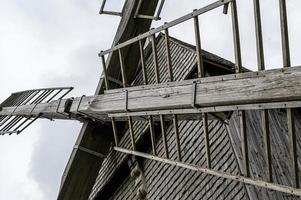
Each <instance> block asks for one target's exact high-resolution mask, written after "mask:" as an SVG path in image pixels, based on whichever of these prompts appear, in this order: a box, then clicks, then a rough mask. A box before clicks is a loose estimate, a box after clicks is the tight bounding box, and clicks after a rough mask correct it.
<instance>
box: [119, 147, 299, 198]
mask: <svg viewBox="0 0 301 200" xmlns="http://www.w3.org/2000/svg"><path fill="white" fill-rule="evenodd" d="M114 149H115V150H116V151H119V152H122V153H126V154H131V155H134V156H138V157H142V158H146V159H152V160H155V161H158V162H163V163H166V164H170V165H175V166H178V167H183V168H186V169H190V170H193V171H198V172H202V173H206V174H210V175H213V176H218V177H222V178H226V179H230V180H234V181H239V182H243V183H245V184H250V185H254V186H259V187H263V188H267V189H271V190H275V191H280V192H285V193H288V194H293V195H297V196H301V190H300V189H296V188H292V187H287V186H283V185H279V184H275V183H268V182H265V181H261V180H255V179H251V178H247V177H243V176H237V175H231V174H228V173H225V172H219V171H216V170H212V169H207V168H203V167H199V166H195V165H192V164H185V163H182V162H177V161H173V160H170V159H166V158H161V157H158V156H153V155H149V154H147V153H142V152H137V151H131V150H128V149H123V148H119V147H115V148H114Z"/></svg>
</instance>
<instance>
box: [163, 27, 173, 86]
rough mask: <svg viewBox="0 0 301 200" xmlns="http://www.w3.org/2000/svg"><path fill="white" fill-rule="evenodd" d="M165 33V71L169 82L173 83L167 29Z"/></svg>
mask: <svg viewBox="0 0 301 200" xmlns="http://www.w3.org/2000/svg"><path fill="white" fill-rule="evenodd" d="M164 33H165V48H166V60H167V69H168V74H169V80H170V81H174V77H173V71H172V61H171V56H170V45H169V32H168V29H165V30H164Z"/></svg>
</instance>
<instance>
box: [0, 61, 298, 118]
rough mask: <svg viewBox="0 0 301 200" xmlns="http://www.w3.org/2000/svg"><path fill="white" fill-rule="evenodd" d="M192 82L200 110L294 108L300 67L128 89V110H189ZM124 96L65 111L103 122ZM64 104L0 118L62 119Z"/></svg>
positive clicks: (110, 95) (87, 101)
mask: <svg viewBox="0 0 301 200" xmlns="http://www.w3.org/2000/svg"><path fill="white" fill-rule="evenodd" d="M193 82H197V90H196V101H195V103H196V104H197V105H198V106H200V107H202V108H206V107H219V106H228V105H231V104H232V105H233V104H235V105H244V104H245V105H250V104H264V103H265V102H271V103H272V102H284V103H286V102H287V101H294V102H297V104H296V105H295V106H296V107H298V106H299V105H300V102H299V101H300V100H301V90H300V87H301V67H291V68H286V69H280V70H279V69H274V70H267V71H261V72H247V73H242V74H235V75H224V76H216V77H206V78H199V79H193V80H185V81H179V82H171V83H162V84H153V85H147V86H137V87H130V88H127V92H128V94H127V95H128V102H127V106H128V109H129V110H131V111H132V112H135V111H151V110H177V109H185V108H186V109H189V108H192V106H191V101H192V100H191V99H192V96H193V93H192V88H193ZM233 92H234V93H233ZM124 95H125V92H124V91H123V90H122V89H116V90H111V91H107V92H106V93H104V94H101V95H97V96H90V97H77V98H75V99H74V100H73V102H72V105H71V107H70V110H69V111H68V112H70V113H72V114H79V115H80V114H81V113H83V114H87V115H91V116H96V118H99V119H100V120H103V121H106V119H108V117H107V113H120V112H124V104H125V99H124ZM65 102H66V100H62V102H61V105H58V103H59V101H58V100H57V101H54V102H51V103H47V104H38V105H24V106H18V107H5V108H3V110H2V111H0V115H9V114H11V113H13V114H14V115H26V113H28V115H29V116H30V115H33V116H35V115H39V114H41V113H42V114H43V115H45V117H54V118H55V117H57V118H59V119H60V118H63V117H62V116H60V115H58V116H56V112H55V111H56V110H57V108H58V106H59V109H58V110H59V111H60V112H64V109H65ZM79 104H80V105H79ZM276 105H279V104H276ZM276 108H277V107H276ZM256 109H258V106H256ZM231 110H232V109H229V110H224V111H231Z"/></svg>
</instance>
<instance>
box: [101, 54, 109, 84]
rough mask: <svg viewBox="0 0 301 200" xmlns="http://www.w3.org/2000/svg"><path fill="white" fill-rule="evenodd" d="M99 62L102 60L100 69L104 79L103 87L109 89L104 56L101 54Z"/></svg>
mask: <svg viewBox="0 0 301 200" xmlns="http://www.w3.org/2000/svg"><path fill="white" fill-rule="evenodd" d="M101 62H102V71H103V74H104V79H105V88H106V90H108V89H110V86H109V80H108V74H107V66H106V61H105V56H101Z"/></svg>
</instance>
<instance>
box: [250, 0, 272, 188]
mask: <svg viewBox="0 0 301 200" xmlns="http://www.w3.org/2000/svg"><path fill="white" fill-rule="evenodd" d="M253 3H254V18H255V32H256V47H257V65H258V71H262V70H265V63H264V50H263V39H262V28H261V14H260V1H259V0H253ZM261 120H262V122H261V127H262V132H263V139H264V149H265V150H264V151H265V160H266V163H267V172H268V181H269V182H273V168H272V155H271V142H270V128H269V112H268V110H262V111H261Z"/></svg>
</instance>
